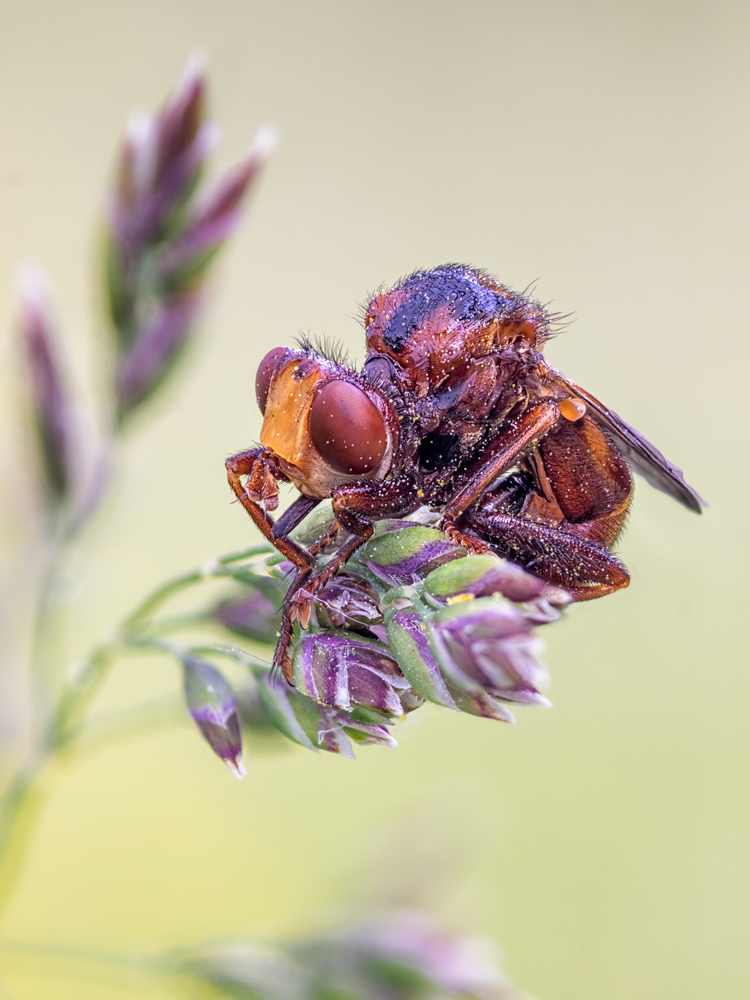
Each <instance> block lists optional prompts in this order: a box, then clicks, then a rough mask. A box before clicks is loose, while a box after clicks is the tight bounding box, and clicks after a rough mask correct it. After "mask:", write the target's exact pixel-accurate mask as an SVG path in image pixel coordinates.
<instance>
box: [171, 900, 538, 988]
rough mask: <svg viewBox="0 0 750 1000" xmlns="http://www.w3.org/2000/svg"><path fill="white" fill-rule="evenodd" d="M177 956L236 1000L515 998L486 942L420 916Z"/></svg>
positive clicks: (186, 968) (187, 969)
mask: <svg viewBox="0 0 750 1000" xmlns="http://www.w3.org/2000/svg"><path fill="white" fill-rule="evenodd" d="M180 959H181V960H180V963H179V965H178V968H180V971H182V972H183V973H186V974H188V975H190V976H192V977H194V978H195V979H197V980H199V981H203V982H205V983H207V984H210V986H212V987H213V989H215V990H217V991H218V992H219V993H220V994H221V995H224V996H230V997H234V998H237V1000H239V998H247V1000H251V998H252V1000H324V998H325V1000H328V998H334V997H335V998H341V1000H344V998H346V1000H355V998H356V1000H420V998H422V1000H428V998H431V1000H432V998H434V1000H438V998H445V1000H450V998H456V1000H459V998H462V1000H520V994H519V993H517V992H516V990H515V988H514V987H513V986H511V984H510V983H509V982H508V980H507V979H506V978H505V976H504V975H503V974H502V972H501V971H500V969H499V967H498V963H497V958H496V955H495V953H494V949H493V947H492V945H491V944H490V942H488V941H486V940H484V939H481V938H474V937H468V936H465V935H460V934H456V933H451V932H450V931H447V930H445V929H444V928H443V927H440V926H439V925H438V924H437V923H436V922H435V920H434V919H433V918H431V917H429V916H428V915H427V914H423V913H412V912H395V913H390V914H386V915H382V916H379V917H377V918H375V919H371V920H366V921H365V920H362V919H361V918H360V919H359V920H356V919H354V920H351V919H350V920H349V921H347V922H344V923H343V926H341V927H340V928H334V929H333V930H330V931H328V932H324V933H317V934H315V933H313V934H311V935H310V936H308V937H304V938H298V939H297V940H294V941H290V942H282V943H281V944H279V945H277V946H276V947H273V948H272V947H269V946H266V947H263V946H261V945H259V944H257V943H256V942H252V941H242V940H239V941H232V942H226V943H223V944H214V945H210V946H206V947H204V948H198V949H195V950H194V951H192V952H187V953H183V954H182V955H181V956H180Z"/></svg>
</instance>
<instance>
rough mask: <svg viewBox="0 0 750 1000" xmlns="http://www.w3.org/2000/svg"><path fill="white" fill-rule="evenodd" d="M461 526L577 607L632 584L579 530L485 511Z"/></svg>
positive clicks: (616, 563) (471, 515)
mask: <svg viewBox="0 0 750 1000" xmlns="http://www.w3.org/2000/svg"><path fill="white" fill-rule="evenodd" d="M463 520H464V523H465V524H466V525H467V527H469V528H471V529H472V530H473V531H475V532H476V533H477V534H478V535H479V537H480V538H482V539H484V540H486V541H487V542H488V543H489V545H490V548H491V549H492V550H493V551H494V552H497V553H498V555H501V556H503V557H505V558H506V559H510V560H511V561H512V562H515V563H518V564H519V565H521V566H523V567H524V569H527V570H528V571H529V572H530V573H533V574H534V575H535V576H538V577H540V578H541V579H542V580H545V581H546V582H547V583H551V584H553V585H554V586H556V587H563V588H564V589H565V590H567V591H568V592H569V593H570V594H571V595H572V596H573V597H574V598H575V600H577V601H588V600H591V599H592V598H595V597H604V596H605V595H606V594H611V593H613V592H614V591H615V590H620V589H622V588H623V587H627V585H628V583H629V582H630V576H629V575H628V571H627V570H626V569H625V567H624V566H623V565H622V563H620V562H619V561H618V560H617V559H615V557H614V556H613V555H611V554H610V553H609V552H607V550H606V549H605V548H604V547H603V546H602V545H599V544H598V543H597V542H592V541H591V540H590V539H588V538H585V537H583V536H582V535H581V534H579V533H578V532H577V531H576V530H575V528H576V526H575V525H569V524H568V525H562V524H560V525H554V524H545V523H542V522H538V521H532V520H530V519H529V518H527V517H524V516H523V515H522V514H521V515H518V514H504V513H499V512H497V511H486V510H482V508H481V507H480V508H479V509H475V510H472V511H470V512H469V513H467V514H466V515H465V517H464V519H463Z"/></svg>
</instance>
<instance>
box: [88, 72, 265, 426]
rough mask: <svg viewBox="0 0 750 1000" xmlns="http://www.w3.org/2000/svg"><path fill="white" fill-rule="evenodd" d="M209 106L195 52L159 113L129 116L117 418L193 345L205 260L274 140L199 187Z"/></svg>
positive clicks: (113, 248)
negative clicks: (191, 340) (192, 333)
mask: <svg viewBox="0 0 750 1000" xmlns="http://www.w3.org/2000/svg"><path fill="white" fill-rule="evenodd" d="M205 104H206V78H205V74H204V70H203V61H202V59H201V58H200V57H199V56H193V57H192V58H191V59H190V61H189V63H188V66H187V69H186V70H185V73H184V75H183V77H182V80H181V81H180V83H179V85H178V86H177V89H176V90H175V92H174V93H173V94H172V96H171V97H170V98H169V99H168V100H167V102H166V103H165V105H164V106H163V108H162V109H161V111H160V112H159V113H158V114H157V115H156V116H155V117H150V116H148V115H145V114H136V115H134V116H133V117H132V118H131V120H130V123H129V125H128V129H127V132H126V136H125V139H124V141H123V144H122V148H121V150H120V154H119V157H118V161H117V164H116V170H115V177H116V182H115V185H114V188H113V191H112V193H111V197H110V203H109V208H108V213H107V273H106V278H107V301H108V304H109V312H110V317H111V320H112V324H113V326H114V329H115V332H116V343H117V371H116V393H117V410H118V417H119V419H120V421H121V422H122V420H124V419H125V418H126V417H127V416H128V415H129V414H130V413H132V411H133V410H135V409H136V408H137V407H138V406H139V405H140V404H141V403H142V402H143V401H144V400H145V399H147V398H148V397H149V396H151V395H152V394H153V393H154V391H155V390H156V389H157V388H158V387H159V386H160V385H161V384H162V382H163V381H164V379H165V378H166V377H167V376H168V374H169V373H170V371H171V368H172V366H173V364H174V362H175V361H176V359H177V358H178V356H179V354H180V353H181V351H182V348H183V347H184V346H185V344H186V343H187V341H188V339H189V337H190V334H191V332H192V329H193V327H194V325H195V322H196V319H197V316H198V311H199V308H200V305H201V298H202V290H203V285H204V283H205V279H206V277H207V274H208V270H209V266H210V264H211V262H212V260H213V258H214V256H215V255H216V253H217V252H218V251H219V250H220V249H221V247H222V246H223V245H224V244H225V243H226V241H227V239H228V237H229V236H230V234H231V233H232V231H233V230H234V229H235V227H236V226H237V223H238V221H239V219H240V215H241V209H242V203H243V201H244V199H245V196H246V195H247V193H248V191H249V189H250V187H251V186H252V183H253V180H254V179H255V177H256V176H257V174H258V172H259V171H260V169H261V167H262V166H263V164H264V163H265V161H266V159H267V158H268V155H269V154H270V152H271V150H272V149H273V147H274V145H275V143H276V133H275V131H274V130H273V129H272V128H270V127H268V126H266V127H264V128H262V129H260V131H259V132H258V134H257V135H256V138H255V141H254V143H253V145H252V146H251V148H250V151H249V152H248V154H247V156H246V157H245V158H244V159H243V160H242V161H241V162H240V163H238V164H236V165H235V166H234V167H232V168H230V169H229V170H227V171H226V172H225V173H224V174H223V175H221V176H220V177H219V178H217V179H215V180H214V181H213V182H211V183H210V184H206V185H204V186H200V182H201V179H202V177H203V174H204V171H205V167H206V163H207V160H208V157H209V155H210V154H211V152H212V151H213V149H214V147H215V145H216V141H217V130H216V128H215V126H214V125H213V124H211V123H209V122H207V121H206V120H205V114H206V112H205Z"/></svg>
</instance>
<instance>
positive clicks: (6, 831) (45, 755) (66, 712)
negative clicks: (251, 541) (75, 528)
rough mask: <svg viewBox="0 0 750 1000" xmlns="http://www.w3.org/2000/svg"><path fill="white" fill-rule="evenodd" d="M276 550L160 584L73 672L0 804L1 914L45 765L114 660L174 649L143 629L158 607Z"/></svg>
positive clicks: (39, 631) (43, 611) (249, 551)
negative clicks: (137, 651) (132, 652)
mask: <svg viewBox="0 0 750 1000" xmlns="http://www.w3.org/2000/svg"><path fill="white" fill-rule="evenodd" d="M61 551H62V550H61V549H60V548H59V547H58V548H57V550H56V551H55V553H54V556H53V557H52V558H51V559H50V563H49V566H48V571H47V575H46V578H45V583H44V586H43V588H42V592H41V595H40V602H39V605H38V609H39V610H38V614H37V618H36V623H35V647H34V648H35V659H34V669H35V672H36V673H37V674H38V673H40V672H41V666H42V656H43V647H44V645H45V643H44V639H45V636H46V632H47V629H48V628H49V608H50V601H49V595H50V592H51V588H52V585H53V581H54V577H55V574H56V573H57V567H58V565H59V562H58V560H59V556H60V553H61ZM270 551H272V550H271V549H270V547H269V546H268V545H265V544H263V545H253V546H250V547H249V548H245V549H241V550H240V551H238V552H231V553H229V554H228V555H225V556H221V557H219V558H218V559H211V560H209V561H208V562H206V563H204V564H203V566H201V567H200V568H199V569H197V570H194V571H193V572H191V573H185V574H183V575H182V576H179V577H176V578H175V579H173V580H168V581H167V582H166V583H164V584H162V585H161V586H160V587H157V588H156V590H154V591H152V593H151V594H149V595H148V596H147V597H146V598H145V599H144V600H143V601H141V603H140V604H138V606H137V607H136V608H135V609H134V610H133V611H132V612H131V613H130V615H128V617H127V618H126V619H125V620H124V622H123V623H122V625H121V626H120V628H119V629H118V630H117V632H116V633H115V635H114V637H113V638H112V639H111V640H110V641H108V642H105V643H102V644H101V645H100V646H98V647H97V648H95V649H94V650H93V651H92V652H91V653H90V654H89V656H88V657H87V658H86V659H85V660H84V661H82V662H81V663H80V664H78V669H77V672H76V674H75V676H72V677H69V678H68V679H67V683H66V684H65V686H64V688H63V690H62V691H61V693H60V695H59V697H58V699H57V702H56V704H55V705H54V706H53V708H52V709H51V710H50V711H49V713H48V714H47V720H46V722H42V723H40V724H39V731H38V733H37V734H36V736H35V741H34V745H33V746H32V748H31V750H30V752H29V754H28V756H27V758H26V760H25V761H24V762H23V764H22V765H21V766H20V767H19V769H18V771H17V772H16V774H15V775H14V776H13V778H12V779H11V782H10V784H9V786H8V788H7V790H6V792H5V795H4V796H3V799H2V802H1V803H0V914H2V912H3V911H4V908H5V906H6V905H7V903H8V900H9V898H10V893H11V891H12V888H13V885H14V884H15V878H16V877H17V875H18V872H19V870H20V867H21V865H20V861H21V854H22V851H23V847H24V846H25V844H26V843H27V842H28V839H29V838H28V836H27V837H25V838H23V843H19V850H18V851H17V854H18V855H19V856H18V857H17V858H15V860H16V863H15V864H10V863H9V859H10V860H12V859H13V858H14V853H13V848H14V844H15V843H16V842H18V841H20V840H21V838H20V837H19V836H18V834H19V832H20V830H21V829H22V828H25V829H26V831H27V832H30V829H31V827H32V825H33V818H34V815H35V810H33V809H32V808H31V806H32V805H33V799H34V796H33V795H32V793H33V792H34V790H35V788H36V785H37V780H38V778H39V776H40V774H41V772H42V771H43V770H44V768H45V767H46V766H47V765H48V764H49V763H50V762H51V761H53V760H54V759H55V758H56V757H57V756H58V754H59V753H60V751H61V750H62V749H63V748H65V747H67V746H69V745H70V743H71V738H72V735H73V734H74V733H75V732H76V731H80V730H81V720H82V718H83V716H84V715H85V713H86V711H87V709H88V707H89V705H90V703H91V700H92V699H93V697H94V695H95V694H96V692H97V691H98V690H99V688H100V687H101V685H102V683H103V681H104V679H105V678H106V676H107V675H108V673H109V670H110V668H111V666H112V662H113V661H114V659H115V658H116V656H117V655H118V653H120V652H121V651H122V650H124V649H126V648H128V647H131V648H132V647H137V646H141V647H144V648H145V647H148V648H151V649H154V650H158V651H162V652H170V653H173V652H174V650H175V647H174V644H172V643H169V642H168V641H167V640H163V639H157V638H155V637H151V638H148V637H146V636H143V634H142V633H143V630H144V629H145V628H147V627H148V625H149V623H150V620H151V618H152V617H153V615H154V613H155V612H156V611H158V609H159V608H160V607H161V606H162V605H163V604H164V603H165V602H166V601H167V600H168V599H169V598H170V597H173V596H174V595H175V594H177V593H179V592H180V591H182V590H184V589H186V588H188V587H191V586H194V585H195V584H198V583H201V582H202V581H204V580H208V579H212V578H220V577H226V576H231V575H232V571H230V570H227V569H226V567H228V566H231V565H232V564H233V563H237V562H241V561H242V560H244V559H250V558H252V557H254V556H259V555H265V554H267V553H268V552H270ZM37 798H38V797H37ZM24 820H25V822H24Z"/></svg>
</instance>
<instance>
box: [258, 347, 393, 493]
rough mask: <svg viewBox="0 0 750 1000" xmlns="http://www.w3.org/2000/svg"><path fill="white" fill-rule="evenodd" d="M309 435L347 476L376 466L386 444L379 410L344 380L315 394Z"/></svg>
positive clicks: (337, 469) (330, 460)
mask: <svg viewBox="0 0 750 1000" xmlns="http://www.w3.org/2000/svg"><path fill="white" fill-rule="evenodd" d="M271 353H273V352H271ZM310 436H311V438H312V441H313V444H314V445H315V447H316V448H317V450H318V452H319V454H320V456H321V457H322V458H323V460H324V461H325V462H326V464H327V465H330V467H331V468H332V469H335V470H336V472H344V473H348V474H349V475H362V474H364V473H366V472H372V470H373V469H376V468H377V467H378V465H380V463H381V462H382V460H383V456H384V455H385V452H386V448H387V444H388V441H387V434H386V429H385V420H384V419H383V416H382V414H381V413H380V410H378V408H377V407H376V406H375V404H374V403H373V402H372V401H371V400H370V398H369V396H368V395H367V393H366V392H365V391H364V390H363V389H360V388H359V386H357V385H354V384H353V383H352V382H345V381H344V380H343V379H336V380H334V381H333V382H328V383H327V384H326V385H325V386H323V388H322V389H321V390H320V392H319V393H318V395H317V396H316V398H315V401H314V402H313V404H312V408H311V410H310Z"/></svg>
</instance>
